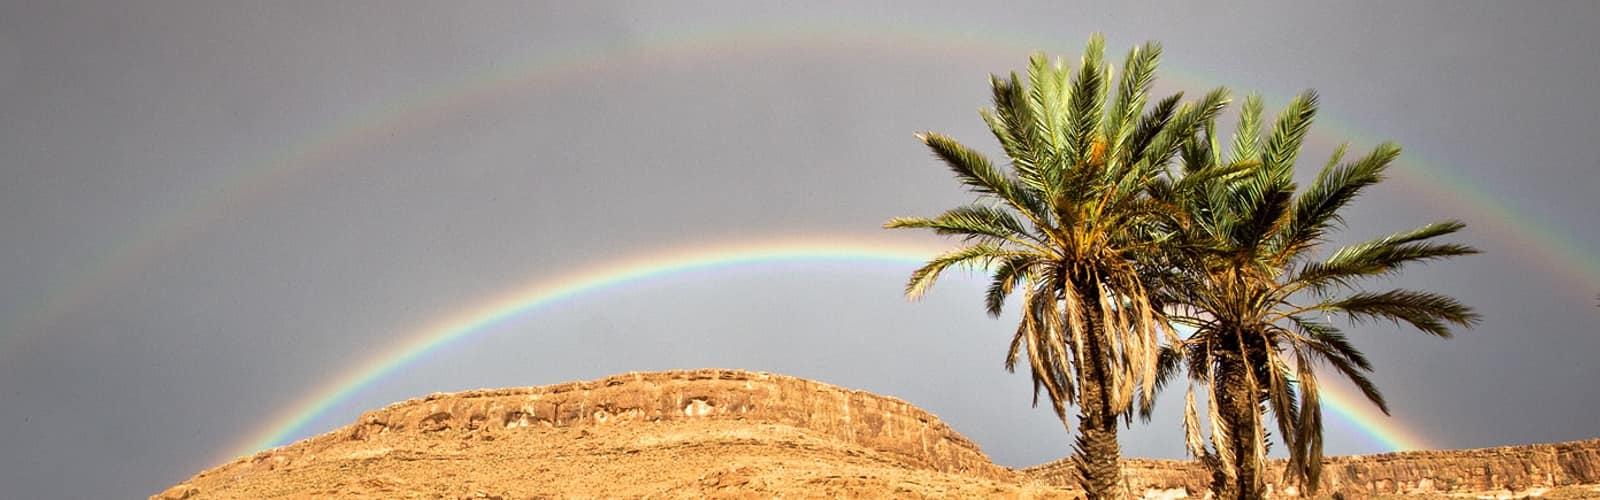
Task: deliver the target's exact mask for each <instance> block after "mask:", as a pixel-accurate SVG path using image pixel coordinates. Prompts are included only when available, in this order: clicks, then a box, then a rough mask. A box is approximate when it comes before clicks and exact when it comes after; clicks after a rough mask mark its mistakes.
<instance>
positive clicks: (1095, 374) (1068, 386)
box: [885, 35, 1222, 499]
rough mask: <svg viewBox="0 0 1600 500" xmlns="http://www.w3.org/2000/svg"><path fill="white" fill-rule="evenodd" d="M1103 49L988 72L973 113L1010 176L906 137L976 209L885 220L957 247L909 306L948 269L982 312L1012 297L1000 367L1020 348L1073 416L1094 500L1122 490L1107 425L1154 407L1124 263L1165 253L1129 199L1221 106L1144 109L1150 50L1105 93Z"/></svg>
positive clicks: (1155, 341)
mask: <svg viewBox="0 0 1600 500" xmlns="http://www.w3.org/2000/svg"><path fill="white" fill-rule="evenodd" d="M1103 52H1104V41H1103V39H1102V38H1101V37H1100V36H1099V35H1096V36H1094V37H1091V38H1090V40H1089V44H1088V47H1087V49H1086V50H1085V51H1084V55H1083V58H1082V60H1081V61H1080V62H1079V64H1078V65H1077V67H1076V68H1073V67H1069V66H1065V65H1063V63H1062V62H1061V61H1060V60H1057V61H1055V62H1054V63H1052V62H1051V61H1049V60H1047V59H1046V58H1045V56H1044V55H1042V54H1034V55H1033V56H1032V57H1031V58H1030V59H1029V65H1028V83H1027V85H1023V84H1022V83H1021V82H1020V81H1019V80H1018V78H1017V75H1016V74H1015V73H1012V74H1011V76H1010V78H1000V77H990V83H991V86H992V87H993V99H994V109H992V110H984V111H983V112H982V116H983V119H984V121H985V122H987V123H988V125H989V129H990V131H991V132H992V133H993V134H994V136H995V138H996V139H998V140H999V142H1000V145H1001V147H1002V148H1003V149H1004V151H1005V154H1006V156H1007V157H1008V159H1009V160H1010V169H1009V172H1004V171H1002V170H999V169H997V168H996V167H995V166H994V164H992V163H990V161H989V160H988V159H987V158H985V157H984V156H983V155H982V154H980V153H978V152H976V151H974V150H972V149H970V148H968V147H966V146H963V145H961V144H960V143H958V142H956V141H955V140H953V139H950V138H948V137H945V136H943V135H939V134H936V133H923V134H918V136H917V137H918V138H920V139H921V140H922V141H923V143H924V144H926V145H927V146H928V148H929V149H931V150H932V151H933V153H934V155H935V156H937V157H938V158H939V159H941V160H943V161H944V163H946V164H948V166H949V167H950V169H951V170H952V171H954V173H955V176H956V179H957V180H958V181H959V182H961V184H963V185H964V186H965V187H966V188H967V189H968V190H969V191H972V192H973V193H975V194H977V195H978V196H979V202H977V203H974V204H970V205H966V206H961V207H957V208H955V209H952V210H949V211H947V212H945V213H943V214H941V215H939V216H937V217H932V218H895V219H892V220H890V221H889V222H888V223H886V224H885V227H887V228H926V229H933V230H934V231H936V232H937V233H939V234H943V235H955V236H960V237H962V239H963V246H961V247H960V248H958V249H956V250H953V251H950V252H948V253H944V254H942V255H939V256H936V257H934V258H933V259H931V260H929V261H928V262H927V264H926V265H924V266H923V267H921V268H919V269H917V270H916V271H915V272H913V273H912V274H911V279H910V281H909V282H908V283H907V285H906V295H907V296H908V297H910V298H912V299H913V300H914V299H916V298H919V297H921V296H922V295H923V294H924V293H925V292H926V291H927V290H928V289H929V288H930V287H932V286H933V285H934V283H935V281H936V280H937V279H938V278H939V276H940V275H941V274H942V273H943V272H944V271H946V270H948V269H951V268H952V267H964V268H967V269H985V270H989V271H990V272H991V273H992V276H991V277H992V283H991V284H990V286H989V289H988V292H987V294H986V297H985V304H986V308H987V311H988V313H989V314H990V315H991V316H995V317H998V316H999V314H1000V312H1001V308H1002V307H1003V305H1004V303H1005V301H1006V300H1007V298H1008V297H1009V296H1010V295H1012V292H1013V291H1016V290H1019V289H1020V290H1021V295H1022V299H1021V300H1022V306H1021V307H1022V314H1021V320H1020V321H1019V324H1018V327H1017V329H1016V331H1015V334H1014V335H1013V336H1012V339H1011V346H1010V350H1009V353H1008V354H1007V356H1006V361H1005V366H1006V369H1007V370H1014V369H1015V367H1016V362H1017V359H1018V356H1019V352H1020V351H1021V350H1022V349H1023V348H1026V350H1027V358H1028V364H1029V366H1030V368H1031V369H1032V380H1033V386H1034V403H1035V404H1038V396H1039V392H1040V389H1041V388H1042V389H1043V390H1044V393H1045V394H1046V395H1047V396H1048V397H1049V400H1050V403H1051V405H1052V407H1053V408H1054V410H1055V412H1056V415H1057V417H1059V418H1060V419H1061V421H1062V423H1063V425H1064V426H1066V427H1067V431H1068V433H1069V434H1071V432H1072V429H1071V423H1070V422H1069V419H1068V415H1067V406H1069V405H1071V406H1076V407H1077V409H1078V414H1077V424H1078V432H1077V438H1076V443H1075V446H1074V449H1075V453H1074V462H1075V465H1076V470H1077V472H1078V475H1079V480H1080V482H1081V483H1082V485H1083V487H1084V489H1085V490H1086V491H1087V492H1088V495H1089V497H1090V498H1096V499H1098V498H1112V497H1115V496H1119V495H1120V494H1122V493H1123V491H1122V490H1121V488H1120V483H1121V480H1120V479H1121V466H1120V461H1119V460H1120V449H1119V445H1118V443H1117V419H1118V417H1123V418H1124V419H1125V420H1126V419H1129V418H1130V417H1129V415H1130V413H1129V411H1128V410H1129V409H1130V407H1131V406H1132V405H1133V403H1134V401H1135V399H1136V398H1137V399H1139V400H1141V401H1142V402H1145V403H1146V405H1147V402H1148V401H1150V400H1151V398H1152V397H1153V395H1154V391H1155V389H1156V386H1155V384H1154V379H1155V377H1156V373H1157V361H1158V359H1157V358H1158V354H1159V352H1160V335H1159V332H1161V331H1169V330H1166V329H1165V327H1164V326H1163V325H1164V322H1163V320H1162V318H1161V311H1160V310H1159V309H1158V308H1155V307H1152V306H1151V302H1150V300H1149V298H1148V294H1149V292H1148V291H1147V289H1146V284H1145V282H1144V281H1143V274H1142V273H1141V272H1140V270H1139V267H1138V264H1137V263H1138V261H1139V260H1140V259H1141V257H1140V255H1141V254H1145V253H1149V252H1157V251H1161V250H1162V248H1164V247H1163V246H1162V242H1161V241H1159V240H1158V239H1157V236H1158V235H1159V233H1158V232H1156V231H1155V230H1156V229H1158V228H1159V227H1162V226H1161V225H1160V222H1159V221H1158V220H1157V219H1159V218H1161V217H1164V216H1166V215H1169V214H1170V213H1171V211H1170V210H1163V209H1162V207H1160V206H1159V205H1157V204H1156V203H1154V202H1153V200H1151V199H1150V198H1149V196H1147V195H1145V194H1144V189H1145V187H1146V185H1147V184H1148V183H1149V181H1150V180H1151V179H1153V178H1154V177H1156V176H1158V175H1162V173H1163V172H1165V170H1166V168H1167V164H1168V163H1169V160H1170V159H1171V158H1172V157H1174V156H1175V154H1176V152H1177V150H1178V148H1179V147H1180V146H1181V145H1182V144H1183V143H1184V140H1185V138H1187V137H1190V136H1192V135H1194V133H1195V132H1196V127H1197V126H1198V125H1199V124H1201V123H1206V122H1208V121H1209V120H1210V119H1212V118H1213V117H1214V116H1215V113H1216V112H1218V111H1219V110H1220V109H1221V96H1222V94H1221V93H1220V92H1214V93H1213V94H1211V95H1208V96H1207V97H1206V99H1204V100H1202V102H1201V103H1199V104H1198V105H1193V106H1190V105H1184V106H1179V105H1178V102H1179V99H1180V98H1181V95H1174V96H1171V97H1168V98H1166V99H1163V100H1161V101H1160V102H1158V103H1156V104H1155V105H1154V106H1153V107H1152V108H1151V109H1150V111H1149V112H1148V113H1146V112H1145V107H1146V102H1147V99H1148V94H1149V91H1150V86H1151V84H1152V82H1153V81H1154V74H1155V69H1156V65H1157V62H1158V59H1159V57H1160V53H1161V48H1160V46H1159V45H1157V44H1155V43H1146V44H1145V45H1144V46H1143V47H1137V48H1135V49H1133V50H1131V51H1129V52H1128V55H1127V58H1126V62H1125V63H1124V65H1123V69H1124V71H1123V74H1122V76H1121V79H1120V81H1119V82H1118V83H1117V84H1116V87H1115V88H1114V89H1113V88H1111V83H1110V81H1111V68H1110V66H1109V65H1108V64H1106V63H1105V62H1104V61H1103V60H1102V58H1103ZM1108 94H1114V95H1111V96H1110V99H1109V102H1107V101H1108ZM1107 106H1109V107H1107ZM1169 335H1170V334H1169ZM1173 338H1174V339H1175V337H1173Z"/></svg>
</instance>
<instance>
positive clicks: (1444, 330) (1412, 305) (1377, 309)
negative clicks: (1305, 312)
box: [1312, 290, 1479, 337]
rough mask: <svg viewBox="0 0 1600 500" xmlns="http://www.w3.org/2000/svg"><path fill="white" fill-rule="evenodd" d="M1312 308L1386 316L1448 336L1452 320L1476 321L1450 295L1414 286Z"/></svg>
mask: <svg viewBox="0 0 1600 500" xmlns="http://www.w3.org/2000/svg"><path fill="white" fill-rule="evenodd" d="M1312 309H1314V310H1318V311H1324V312H1328V313H1334V314H1343V315H1345V316H1347V317H1349V318H1350V319H1352V320H1354V321H1365V320H1376V319H1387V320H1391V321H1394V322H1395V323H1396V324H1399V323H1401V322H1404V323H1407V324H1410V325H1411V326H1412V327H1413V328H1416V329H1418V330H1421V331H1423V332H1424V333H1428V334H1432V335H1437V336H1440V337H1449V336H1450V325H1452V324H1453V325H1458V326H1467V327H1470V326H1472V325H1475V324H1477V323H1478V321H1479V316H1478V313H1475V312H1473V311H1472V308H1470V307H1467V306H1466V305H1464V304H1462V303H1461V302H1460V301H1458V300H1456V299H1454V298H1452V297H1450V296H1447V295H1441V294H1437V293H1432V292H1421V291H1415V290H1389V291H1386V292H1377V293H1373V292H1359V293H1354V294H1351V295H1350V296H1348V297H1344V298H1340V299H1334V300H1328V301H1324V302H1321V303H1319V304H1317V305H1316V306H1314V307H1312Z"/></svg>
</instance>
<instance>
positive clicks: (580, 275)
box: [224, 239, 1429, 458]
mask: <svg viewBox="0 0 1600 500" xmlns="http://www.w3.org/2000/svg"><path fill="white" fill-rule="evenodd" d="M936 252H937V250H936V249H933V248H930V247H927V246H917V245H907V244H901V243H889V242H863V241H852V240H820V239H811V240H799V241H780V242H756V243H733V244H724V245H713V246H706V247H698V248H687V249H680V250H674V251H668V252H662V253H657V254H649V255H642V256H639V257H636V258H631V259H625V260H621V261H616V262H610V263H605V264H602V265H599V266H596V267H593V268H590V269H587V270H583V271H578V272H575V273H572V274H569V275H566V276H563V277H558V278H554V279H549V280H540V281H536V282H534V283H530V284H528V285H526V286H523V287H520V288H517V289H514V290H512V291H510V292H507V293H505V294H502V295H500V296H497V297H494V298H491V299H488V300H484V301H480V302H478V303H476V304H474V305H471V306H468V307H465V308H462V309H461V310H460V311H458V312H456V313H453V314H450V315H448V316H446V317H444V318H442V319H440V320H438V321H435V322H432V323H430V324H429V325H428V326H426V327H423V328H421V329H419V330H417V331H416V332H415V333H412V334H411V335H410V336H409V337H408V338H407V339H406V340H405V341H403V342H400V343H399V344H397V345H396V346H395V347H393V348H390V349H389V350H387V351H385V352H382V353H380V354H378V355H376V356H372V357H369V358H367V359H365V360H362V361H361V362H360V363H357V364H355V365H353V366H352V367H350V368H347V369H346V370H345V371H344V372H343V373H341V374H339V375H338V376H336V377H334V378H333V379H332V382H330V383H328V384H326V385H323V386H322V387H319V388H317V389H315V390H313V391H311V393H310V394H308V395H307V396H305V397H303V398H301V399H300V400H299V401H297V402H295V403H293V404H291V405H289V406H288V407H287V408H286V409H285V410H284V411H282V412H280V413H279V414H277V415H276V416H274V417H273V418H271V419H270V420H269V422H268V423H267V425H265V426H264V427H262V428H261V429H260V430H258V431H256V432H254V433H252V434H251V435H250V437H249V438H248V439H247V440H246V441H245V442H244V443H242V444H240V445H239V446H237V447H236V448H234V449H232V450H230V451H229V452H228V456H227V457H224V458H232V457H236V456H241V455H248V454H250V453H254V452H256V451H259V450H263V449H267V448H272V447H275V446H280V445H283V444H286V443H287V442H288V441H289V440H290V439H292V438H293V437H294V436H296V435H298V434H300V433H301V432H303V431H304V429H305V427H306V426H307V425H308V424H310V423H311V422H312V421H314V420H316V419H317V418H318V417H320V416H322V415H323V414H324V413H326V412H327V411H328V410H329V409H331V408H333V407H335V406H337V405H339V404H340V403H341V402H343V401H345V400H347V399H349V398H350V397H352V396H353V395H355V394H356V393H357V392H359V391H361V390H362V389H363V388H366V387H368V386H370V385H372V384H373V383H375V382H377V381H378V380H380V379H382V378H383V377H384V376H386V375H388V374H390V373H392V372H394V371H396V370H398V369H400V368H401V367H403V366H405V365H407V364H409V363H411V362H412V361H415V360H417V359H419V358H421V357H423V356H424V355H426V354H428V353H430V352H433V351H434V350H436V349H438V348H440V347H442V346H444V345H446V344H449V343H451V342H455V341H462V340H466V339H467V338H469V337H471V336H472V335H473V334H475V333H478V332H482V331H484V330H487V329H489V328H490V327H493V326H495V325H499V324H503V323H505V322H507V321H511V320H514V319H519V318H522V317H524V316H526V315H527V314H529V313H532V312H536V311H538V310H540V309H541V308H543V307H546V306H549V305H552V304H554V303H558V302H560V301H562V300H566V299H571V298H575V297H577V296H580V295H583V294H586V293H590V292H595V291H599V290H602V289H607V288H611V287H618V286H626V285H629V284H636V283H640V282H643V281H645V280H649V279H651V278H658V277H663V276H669V275H675V274H683V273H690V272H695V271H705V270H709V269H713V268H726V267H737V266H754V265H761V264H771V263H782V262H827V261H845V262H889V263H897V264H907V265H908V266H914V265H916V264H920V263H922V262H924V261H926V260H927V258H928V257H929V256H931V255H933V254H934V253H936ZM1324 387H1325V389H1324V393H1323V403H1324V407H1325V408H1328V409H1329V410H1332V412H1333V414H1334V415H1336V416H1338V417H1339V418H1342V419H1344V420H1346V421H1348V422H1350V423H1351V424H1352V425H1354V426H1355V427H1356V428H1358V429H1360V430H1361V431H1362V432H1363V433H1365V434H1366V435H1368V436H1369V437H1371V438H1372V439H1373V440H1374V441H1376V442H1378V443H1380V444H1382V445H1383V446H1385V447H1387V448H1388V449H1389V450H1391V451H1399V450H1415V449H1426V448H1429V446H1428V444H1427V442H1426V441H1425V440H1423V439H1422V438H1421V437H1420V436H1419V435H1418V433H1416V432H1413V431H1411V430H1409V429H1406V428H1405V427H1403V426H1401V425H1400V423H1399V422H1398V421H1395V420H1393V419H1389V418H1387V417H1385V416H1384V415H1382V414H1381V413H1378V412H1376V411H1374V410H1373V409H1371V408H1369V407H1368V405H1365V404H1364V403H1362V400H1361V399H1359V398H1356V397H1353V396H1351V395H1350V394H1349V393H1348V392H1346V391H1343V390H1341V389H1338V388H1337V386H1335V385H1332V384H1329V385H1325V386H1324Z"/></svg>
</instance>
